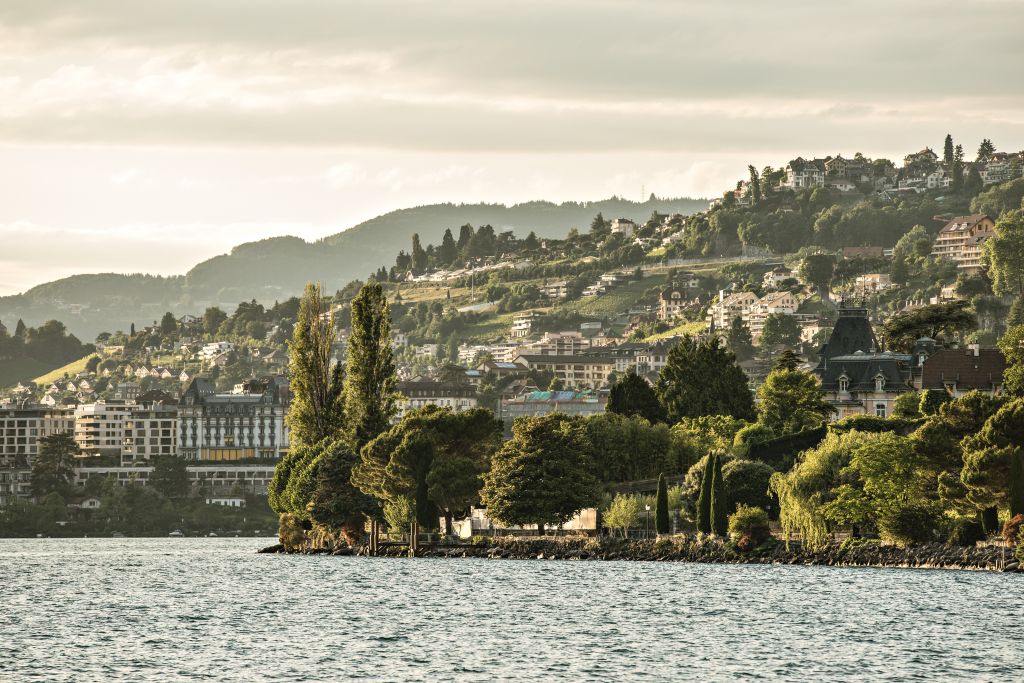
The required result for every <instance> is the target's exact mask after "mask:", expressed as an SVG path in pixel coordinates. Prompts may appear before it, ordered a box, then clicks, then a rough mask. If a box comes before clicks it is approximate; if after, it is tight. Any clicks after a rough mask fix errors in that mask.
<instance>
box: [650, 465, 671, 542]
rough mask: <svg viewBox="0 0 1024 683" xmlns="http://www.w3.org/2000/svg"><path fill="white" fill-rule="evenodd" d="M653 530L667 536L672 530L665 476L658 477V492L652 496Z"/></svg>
mask: <svg viewBox="0 0 1024 683" xmlns="http://www.w3.org/2000/svg"><path fill="white" fill-rule="evenodd" d="M654 528H655V529H657V531H658V533H659V534H667V533H668V532H669V531H671V530H672V524H671V521H670V520H669V516H668V484H666V483H665V475H664V474H659V475H658V492H657V494H656V495H655V496H654Z"/></svg>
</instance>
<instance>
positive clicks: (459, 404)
mask: <svg viewBox="0 0 1024 683" xmlns="http://www.w3.org/2000/svg"><path fill="white" fill-rule="evenodd" d="M396 389H397V390H398V393H399V394H400V395H401V398H400V399H399V401H398V403H397V408H398V413H397V414H396V415H395V417H394V418H393V419H392V423H397V422H398V421H399V420H401V419H402V417H403V416H404V415H405V414H406V413H407V412H409V411H410V410H416V409H417V408H423V407H424V406H439V407H441V408H450V409H451V410H452V411H453V412H456V413H461V412H462V411H464V410H471V409H473V408H476V406H477V399H476V388H475V387H473V385H472V384H460V383H457V382H437V381H434V380H431V379H414V380H408V381H405V382H398V384H397V386H396Z"/></svg>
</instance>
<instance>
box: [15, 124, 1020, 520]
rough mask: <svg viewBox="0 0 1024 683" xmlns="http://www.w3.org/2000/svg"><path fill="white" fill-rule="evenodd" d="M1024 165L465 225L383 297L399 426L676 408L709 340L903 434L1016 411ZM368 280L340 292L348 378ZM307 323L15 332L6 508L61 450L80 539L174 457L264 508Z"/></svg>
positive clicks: (333, 308)
mask: <svg viewBox="0 0 1024 683" xmlns="http://www.w3.org/2000/svg"><path fill="white" fill-rule="evenodd" d="M1022 163H1024V152H1012V153H1008V152H1002V151H997V150H996V149H995V147H994V146H993V144H992V143H991V142H990V141H988V140H985V141H983V142H982V143H981V145H980V147H979V149H978V151H977V154H976V156H975V158H974V159H973V160H967V159H965V153H964V150H963V148H962V147H961V146H960V145H955V144H954V143H953V140H952V138H951V137H947V139H946V141H945V144H944V149H943V151H942V152H941V153H936V152H934V151H932V150H931V149H930V148H925V149H923V150H922V151H920V152H915V153H912V154H908V155H907V156H906V157H905V158H904V159H903V160H902V163H901V165H899V166H897V165H896V164H895V163H893V162H892V161H890V160H887V159H867V158H865V157H863V156H862V155H860V154H855V155H853V156H851V157H849V158H845V157H843V156H842V155H836V156H834V157H833V156H829V157H825V158H814V159H804V158H801V157H798V158H796V159H794V160H792V161H790V162H789V163H787V164H786V165H785V166H781V167H778V168H772V167H768V168H764V169H762V170H761V171H758V170H757V169H755V168H754V167H753V166H751V167H750V168H749V169H748V171H749V173H748V176H749V177H745V178H744V179H742V180H740V181H739V182H737V184H736V187H735V189H729V190H727V191H726V192H725V193H724V194H723V196H722V197H720V198H717V199H715V200H714V201H712V202H711V203H710V205H709V206H708V208H707V209H706V210H705V211H702V212H698V213H695V214H693V215H681V214H669V215H662V214H658V213H655V214H653V215H651V216H650V217H649V218H648V219H647V220H646V221H643V220H634V219H631V218H627V217H619V216H609V217H606V216H603V215H601V214H598V215H596V216H595V217H594V218H593V221H592V223H591V224H590V225H589V226H585V227H584V229H580V228H578V227H572V226H566V227H567V235H566V237H565V238H563V239H551V238H543V239H542V238H538V237H537V236H536V235H535V234H534V233H533V232H529V231H526V233H527V234H525V235H520V234H518V232H513V231H509V230H506V231H498V230H495V228H493V227H492V226H490V225H482V226H472V225H464V226H452V228H451V229H449V230H447V231H446V232H445V233H444V235H443V236H442V237H441V239H440V241H439V242H438V244H436V245H435V244H423V243H422V242H421V240H420V237H419V235H414V236H413V238H412V242H411V244H410V245H409V247H408V249H405V248H403V249H401V250H400V251H399V252H398V253H397V254H396V256H395V260H394V263H389V264H385V265H381V266H380V267H379V268H377V270H375V271H373V272H372V273H368V276H367V278H366V281H367V282H375V283H378V284H379V285H380V286H381V287H382V288H383V292H384V293H385V296H386V297H387V301H388V304H389V310H390V316H391V330H390V335H389V338H388V342H389V344H390V349H391V354H392V358H393V361H394V364H395V370H396V377H397V383H396V385H395V389H396V391H397V395H398V401H397V405H396V410H395V411H394V414H393V415H391V417H390V420H391V424H392V425H397V424H399V423H400V422H401V421H402V419H403V417H404V416H406V415H408V414H410V413H412V412H414V411H417V410H418V409H422V408H425V407H427V406H438V407H441V408H448V409H451V411H453V412H455V413H460V412H467V411H471V410H472V409H474V408H486V409H489V410H490V411H492V412H493V414H494V415H495V416H496V417H497V419H498V420H500V422H501V423H502V426H503V430H504V436H505V438H509V437H511V436H512V434H513V431H514V429H515V425H516V424H517V420H519V419H520V418H535V417H540V416H546V415H553V414H564V415H569V416H576V417H581V418H589V417H592V416H601V415H605V414H606V413H607V412H608V411H610V410H612V408H611V407H610V406H609V403H610V401H612V394H613V393H614V392H615V388H616V386H617V385H620V384H621V383H623V382H625V381H627V380H628V381H631V382H634V381H639V382H641V383H642V384H644V385H646V386H647V387H649V388H650V389H651V390H658V391H663V390H664V386H665V384H666V382H668V381H670V380H667V379H666V378H665V377H664V376H663V373H664V371H665V369H666V367H668V366H669V365H670V363H671V362H672V357H673V356H672V354H673V350H674V349H676V348H677V347H679V346H680V345H686V344H706V345H709V346H711V347H718V348H721V349H724V350H726V351H727V352H728V353H729V354H731V355H732V357H733V358H734V359H735V362H736V363H737V365H738V366H739V367H740V368H741V369H742V372H743V376H744V378H745V382H746V389H745V391H748V392H750V394H751V399H756V400H757V401H760V400H761V398H760V397H761V394H760V393H759V390H760V389H761V387H763V386H765V384H766V381H769V378H770V376H771V373H772V372H773V371H774V370H775V369H777V368H778V367H779V363H780V359H788V360H786V361H785V362H787V363H791V364H792V365H793V367H794V368H796V369H799V370H801V371H805V372H807V373H810V375H812V376H813V377H814V378H815V379H816V381H817V383H818V385H819V386H820V390H821V392H822V396H823V398H824V400H825V401H826V402H827V404H828V405H829V406H830V407H831V411H830V413H829V415H828V416H827V419H825V422H831V423H838V422H841V421H843V420H847V419H849V418H855V417H857V416H870V417H873V418H882V419H890V418H893V417H894V416H897V415H902V414H905V410H904V409H905V406H906V405H909V402H908V400H907V397H908V396H913V397H915V398H914V400H915V401H916V400H917V398H916V397H918V396H924V395H932V394H931V393H930V392H937V393H938V394H941V395H943V396H946V397H948V398H949V399H958V398H961V397H963V396H965V395H967V394H969V393H970V392H980V393H981V394H983V395H986V396H990V397H1001V396H1004V395H1007V393H1008V389H1007V380H1006V378H1005V376H1006V373H1007V372H1008V371H1009V370H1010V369H1012V367H1013V365H1014V362H1015V361H1014V357H1013V355H1012V354H1008V353H1007V352H1006V349H1005V348H1004V347H1001V346H1000V345H999V344H998V343H997V342H998V341H999V340H1000V339H1001V338H1003V337H1004V335H1006V333H1007V330H1008V329H1010V328H1012V327H1014V326H1017V325H1021V324H1022V323H1024V299H1022V296H1024V294H1022V291H1024V290H1022V285H1021V280H1022V278H1024V275H1022V274H1021V273H1022V271H1024V263H1019V262H1017V261H1015V260H1014V259H1015V258H1016V259H1017V260H1018V261H1019V259H1020V257H1019V254H1020V253H1024V250H1022V249H1021V244H1020V243H1019V242H1020V240H1021V239H1022V235H1024V226H1022V218H1021V206H1022V198H1024V178H1022V177H1021V175H1022V174H1021V168H1022ZM1014 249H1017V251H1016V252H1014ZM1014 253H1016V254H1018V256H1014ZM363 284H364V282H363V281H358V280H357V281H353V282H352V283H350V284H349V285H347V286H345V287H344V288H342V289H341V290H339V291H337V292H336V293H334V294H333V295H327V296H326V306H325V309H324V310H323V312H322V320H323V321H324V322H325V323H329V324H330V325H331V329H332V332H333V338H332V343H331V349H330V352H331V359H332V362H335V363H338V364H340V365H342V366H344V364H345V363H346V362H347V359H348V353H349V348H350V344H351V336H352V334H353V330H352V316H353V311H352V301H353V299H354V298H355V297H356V296H357V294H358V293H359V291H360V289H361V287H362V285H363ZM299 311H300V300H299V298H298V297H291V298H287V299H284V300H281V301H276V302H272V303H271V302H258V301H256V300H250V301H243V302H241V303H240V304H238V306H237V308H236V309H235V310H234V312H232V313H228V312H226V311H224V310H222V309H221V308H220V307H218V306H209V307H207V308H206V309H205V310H200V309H197V310H193V311H188V312H177V313H174V312H167V313H166V314H164V315H163V316H162V318H161V319H160V320H154V321H151V323H146V324H143V323H141V322H140V325H139V326H138V327H136V326H135V325H132V328H131V329H130V330H127V331H124V330H110V331H107V332H104V333H102V334H100V335H98V336H97V337H96V338H95V340H93V341H92V342H89V343H82V342H81V341H80V340H79V339H78V338H76V337H75V336H74V335H72V334H71V333H70V332H69V331H68V330H67V329H66V328H65V326H64V325H63V324H62V323H60V322H57V321H52V322H50V323H46V324H45V325H42V326H40V327H39V328H32V327H28V326H26V325H25V324H24V323H23V322H21V321H20V320H19V321H11V320H7V321H3V322H0V380H2V381H3V383H4V384H5V385H6V388H5V389H4V390H3V396H2V399H0V506H11V505H14V504H16V503H17V501H19V500H21V501H28V500H31V499H39V498H40V496H39V492H38V491H34V490H33V484H32V481H33V462H34V460H35V459H36V458H37V457H38V456H39V453H40V444H41V442H42V441H43V440H44V439H46V438H47V437H50V436H52V435H57V434H66V435H68V436H70V437H71V438H72V439H73V444H74V461H73V473H72V474H71V481H72V483H73V485H74V486H73V488H72V489H71V493H70V495H68V496H66V499H64V500H63V504H64V505H65V506H66V507H67V509H68V512H61V513H60V515H58V516H59V517H60V519H62V520H65V521H66V520H67V519H76V518H88V517H89V516H96V515H103V514H105V513H103V512H102V510H103V508H104V506H105V505H109V504H110V503H109V501H110V500H112V499H111V498H110V496H111V495H112V494H111V487H115V488H132V489H133V488H136V487H146V486H148V485H149V484H151V483H152V482H153V481H154V480H157V481H159V482H161V485H166V477H167V474H166V472H161V471H160V468H159V466H158V461H160V460H161V459H174V460H176V461H179V462H180V463H181V465H182V467H181V470H182V472H181V473H179V474H178V476H180V477H181V478H182V479H183V481H185V484H184V486H185V488H186V489H187V490H189V491H192V492H193V493H196V494H197V495H199V496H200V497H201V498H202V499H203V500H204V501H205V502H206V504H208V505H221V506H231V507H239V508H240V507H244V506H246V505H249V506H252V505H259V506H261V507H262V508H265V507H266V497H267V495H268V487H270V486H271V482H272V480H273V478H274V473H275V467H276V466H277V464H278V462H280V461H281V459H282V458H283V457H285V456H287V454H288V453H289V452H290V450H291V449H292V446H293V443H292V435H291V428H290V424H289V421H288V419H287V416H288V412H289V407H290V404H291V402H292V400H293V390H292V387H291V386H290V381H289V380H290V373H291V372H293V371H294V367H293V366H290V362H289V345H290V343H291V340H292V339H293V338H294V336H295V333H296V324H297V320H298V318H299ZM5 323H6V325H5ZM901 406H903V408H901ZM901 411H903V412H901ZM737 429H738V428H737ZM734 432H735V430H734ZM774 436H776V437H778V436H782V434H775V435H774ZM723 443H724V442H723ZM729 445H730V446H731V440H730V441H729ZM794 448H795V446H794ZM692 464H693V463H692V462H689V463H683V465H687V466H689V465H692ZM680 467H682V465H680ZM635 474H636V475H637V476H636V477H635V478H637V479H643V478H646V477H647V476H648V475H651V476H656V473H652V472H641V471H637V472H636V473H635ZM672 474H675V475H679V482H680V483H681V484H682V482H683V481H684V480H685V474H686V472H685V469H683V471H677V472H673V473H672ZM105 501H106V502H105ZM37 502H38V500H37ZM480 519H481V520H482V519H483V518H480ZM490 523H491V522H490V521H480V520H478V525H479V524H490ZM112 524H113V526H115V527H116V526H117V524H118V522H117V520H116V519H115V520H114V521H113V522H112ZM470 531H473V527H472V522H470Z"/></svg>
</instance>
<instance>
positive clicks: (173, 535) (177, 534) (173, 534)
mask: <svg viewBox="0 0 1024 683" xmlns="http://www.w3.org/2000/svg"><path fill="white" fill-rule="evenodd" d="M167 535H168V536H170V537H171V538H181V537H182V536H184V535H185V534H183V533H181V529H175V530H174V531H172V532H171V533H169V534H167Z"/></svg>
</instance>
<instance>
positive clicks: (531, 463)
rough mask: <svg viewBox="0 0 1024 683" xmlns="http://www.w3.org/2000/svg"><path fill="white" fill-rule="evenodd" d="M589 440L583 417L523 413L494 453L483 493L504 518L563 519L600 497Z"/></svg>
mask: <svg viewBox="0 0 1024 683" xmlns="http://www.w3.org/2000/svg"><path fill="white" fill-rule="evenodd" d="M589 452H590V444H589V443H588V440H587V435H586V431H585V430H584V428H583V425H582V424H581V422H580V420H579V419H575V418H572V417H570V416H568V415H564V414H560V413H553V414H550V415H545V416H543V417H524V418H520V419H518V420H516V421H515V423H514V424H513V426H512V439H511V440H510V441H507V442H505V444H504V445H503V446H502V447H501V448H500V449H499V450H498V452H497V453H496V454H495V455H494V458H493V460H492V463H491V469H490V471H489V472H488V473H487V474H486V475H484V487H483V490H482V491H481V499H482V500H483V503H484V505H485V506H487V510H488V514H490V515H492V516H493V517H494V518H496V519H499V520H501V521H502V522H504V523H506V524H531V523H535V524H537V527H538V529H539V531H540V533H541V534H543V532H544V525H545V524H561V523H563V522H565V521H566V520H568V519H569V518H571V517H572V516H573V515H575V514H576V513H577V512H579V511H580V510H582V509H583V508H586V507H591V506H593V505H595V504H596V503H597V500H598V498H599V490H598V483H597V479H595V477H594V475H593V469H594V463H593V461H592V460H591V458H590V456H589Z"/></svg>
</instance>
